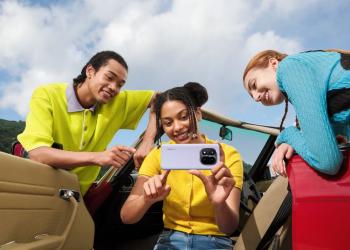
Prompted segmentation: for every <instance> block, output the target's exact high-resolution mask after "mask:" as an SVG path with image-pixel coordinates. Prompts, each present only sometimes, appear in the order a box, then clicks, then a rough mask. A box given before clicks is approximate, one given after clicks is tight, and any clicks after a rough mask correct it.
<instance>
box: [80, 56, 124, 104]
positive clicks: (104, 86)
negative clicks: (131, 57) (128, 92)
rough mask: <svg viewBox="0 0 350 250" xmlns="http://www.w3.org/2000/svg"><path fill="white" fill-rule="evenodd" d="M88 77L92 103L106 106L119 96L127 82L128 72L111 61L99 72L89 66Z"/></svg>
mask: <svg viewBox="0 0 350 250" xmlns="http://www.w3.org/2000/svg"><path fill="white" fill-rule="evenodd" d="M86 75H87V78H88V79H87V87H88V90H89V95H90V98H91V99H92V102H95V103H96V102H97V103H102V104H104V103H107V102H109V101H110V100H111V99H112V98H113V97H115V96H116V95H118V93H119V92H120V89H121V88H122V87H123V86H124V84H125V82H126V78H127V75H128V72H127V70H126V69H125V68H124V67H123V66H122V65H121V64H120V63H119V62H117V61H116V60H114V59H110V60H108V62H107V63H106V64H105V65H103V66H101V67H100V68H99V69H98V71H96V70H95V69H94V68H93V67H92V66H91V65H89V66H88V67H87V68H86Z"/></svg>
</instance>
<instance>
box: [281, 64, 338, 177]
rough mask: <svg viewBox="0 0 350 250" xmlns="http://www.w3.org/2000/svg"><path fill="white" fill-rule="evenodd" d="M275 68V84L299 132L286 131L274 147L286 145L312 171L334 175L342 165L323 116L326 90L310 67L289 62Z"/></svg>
mask: <svg viewBox="0 0 350 250" xmlns="http://www.w3.org/2000/svg"><path fill="white" fill-rule="evenodd" d="M285 60H286V61H285V62H284V61H282V62H281V63H280V65H279V68H278V74H277V81H278V83H279V85H280V87H281V88H282V89H283V90H284V91H285V92H286V93H287V95H288V99H289V101H290V102H291V103H292V104H293V107H294V109H295V111H296V114H297V117H298V119H299V123H300V130H298V129H297V128H295V127H289V128H286V129H285V130H283V131H282V133H281V134H280V135H279V136H278V138H277V141H276V144H277V145H279V144H281V143H287V144H289V145H291V146H292V147H293V148H294V149H295V151H296V152H297V153H298V154H299V155H300V156H301V157H302V158H303V159H304V160H305V161H307V162H308V163H309V164H310V165H311V166H312V167H313V168H315V169H317V170H319V171H321V172H323V173H326V174H332V175H333V174H336V173H337V172H338V170H339V168H340V165H341V162H342V155H341V153H340V151H339V149H338V146H337V142H336V139H335V135H334V133H333V130H332V126H331V124H330V121H329V117H328V113H327V103H326V94H327V86H326V83H325V82H324V81H323V80H322V75H321V73H319V72H315V70H314V69H313V67H312V65H308V64H307V63H306V62H304V61H301V60H298V59H295V58H290V59H285Z"/></svg>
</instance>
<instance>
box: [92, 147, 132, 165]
mask: <svg viewBox="0 0 350 250" xmlns="http://www.w3.org/2000/svg"><path fill="white" fill-rule="evenodd" d="M135 151H136V150H135V149H134V148H131V147H127V146H113V147H112V148H111V149H109V150H106V151H103V152H98V153H97V155H96V158H95V163H96V164H97V165H100V166H112V167H115V168H120V167H122V166H124V165H125V164H126V163H127V162H128V160H129V159H130V158H131V156H132V154H134V153H135Z"/></svg>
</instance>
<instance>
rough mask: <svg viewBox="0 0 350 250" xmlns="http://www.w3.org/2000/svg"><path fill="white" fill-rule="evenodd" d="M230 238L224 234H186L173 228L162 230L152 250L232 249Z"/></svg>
mask: <svg viewBox="0 0 350 250" xmlns="http://www.w3.org/2000/svg"><path fill="white" fill-rule="evenodd" d="M232 248H233V244H232V240H231V239H230V238H228V237H224V236H214V235H199V234H188V233H183V232H180V231H175V230H168V229H166V230H164V231H163V232H162V233H161V234H160V235H159V238H158V241H157V244H156V245H155V247H154V250H171V249H174V250H191V249H215V250H218V249H224V250H228V249H230V250H232Z"/></svg>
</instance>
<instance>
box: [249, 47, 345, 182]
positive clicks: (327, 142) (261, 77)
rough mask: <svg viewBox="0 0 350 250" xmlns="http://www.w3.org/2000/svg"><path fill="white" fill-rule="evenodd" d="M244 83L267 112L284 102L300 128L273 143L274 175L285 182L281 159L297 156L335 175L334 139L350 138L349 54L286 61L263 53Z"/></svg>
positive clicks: (337, 165) (302, 55)
mask: <svg viewBox="0 0 350 250" xmlns="http://www.w3.org/2000/svg"><path fill="white" fill-rule="evenodd" d="M243 83H244V87H245V89H246V90H247V91H248V93H249V94H250V95H251V97H252V98H253V99H254V100H255V101H257V102H261V103H262V104H263V105H265V106H270V105H277V104H280V103H282V102H283V101H285V102H286V111H285V114H284V117H283V119H282V122H281V126H280V128H281V129H282V124H283V121H284V119H285V116H286V113H287V110H288V106H287V105H288V102H290V103H291V104H292V105H293V107H294V109H295V111H296V115H297V117H298V123H299V126H300V128H297V127H294V126H291V127H288V128H286V129H284V130H283V131H282V132H281V133H280V135H279V136H278V138H277V141H276V147H277V149H276V152H275V154H274V157H273V160H272V166H273V169H274V170H275V171H276V172H277V173H279V174H281V175H283V176H286V170H285V163H284V158H287V159H289V158H290V157H291V156H292V154H293V152H294V151H296V152H297V153H298V154H299V155H300V156H301V157H302V158H303V159H304V160H305V161H307V162H308V163H309V165H310V166H312V167H313V168H314V169H316V170H318V171H320V172H322V173H325V174H330V175H334V174H336V173H337V172H338V170H339V168H340V166H341V163H342V154H341V153H340V151H339V149H338V145H337V139H336V136H338V135H340V136H342V140H343V141H344V138H346V137H347V138H349V136H350V53H349V52H347V51H342V50H327V51H309V52H303V53H299V54H295V55H289V56H288V55H286V54H283V53H280V52H278V51H274V50H266V51H262V52H260V53H258V54H257V55H255V56H254V57H253V58H252V59H251V60H250V62H249V63H248V65H247V67H246V69H245V71H244V74H243Z"/></svg>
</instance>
